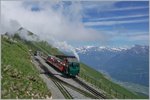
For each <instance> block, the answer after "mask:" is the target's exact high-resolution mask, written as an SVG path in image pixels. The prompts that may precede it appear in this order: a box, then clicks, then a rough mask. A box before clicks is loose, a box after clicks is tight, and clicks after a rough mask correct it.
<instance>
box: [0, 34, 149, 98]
mask: <svg viewBox="0 0 150 100" xmlns="http://www.w3.org/2000/svg"><path fill="white" fill-rule="evenodd" d="M14 39H15V40H17V41H18V42H16V43H14V42H13V43H12V42H10V41H8V40H7V39H3V38H2V77H3V78H2V98H15V97H16V96H17V95H18V96H20V97H19V98H31V97H32V96H31V95H27V93H26V92H27V91H30V90H31V91H30V93H31V92H33V93H36V92H37V91H38V93H39V94H40V95H42V96H45V95H48V94H49V95H50V93H49V92H48V90H47V88H46V85H45V84H44V83H43V82H42V80H41V79H40V78H39V77H38V75H39V73H38V72H37V70H36V69H35V68H34V66H33V65H32V63H31V62H30V53H29V50H32V53H34V52H35V51H36V50H39V51H42V52H43V53H44V54H45V55H48V54H52V55H55V54H63V53H61V52H60V51H59V50H58V49H56V48H53V47H51V46H50V45H49V44H48V43H47V42H45V41H40V42H29V41H21V40H20V38H19V37H18V36H15V37H14ZM14 73H15V74H14ZM30 77H33V79H30ZM80 77H81V78H83V79H85V80H86V81H87V82H89V83H92V84H94V85H95V86H96V87H98V88H100V89H102V90H104V91H105V93H106V94H107V96H108V97H109V98H148V97H144V96H142V95H141V96H138V95H136V94H135V93H133V92H130V91H129V90H127V89H125V88H123V87H122V86H120V85H118V84H115V83H113V82H112V81H110V80H109V79H107V78H106V77H105V76H104V75H103V74H101V73H100V72H98V71H96V70H94V69H92V68H90V67H89V66H87V65H85V64H83V63H81V71H80ZM31 83H32V84H31ZM13 84H16V86H15V85H13ZM30 84H31V85H30ZM10 87H11V88H10ZM20 87H21V88H20ZM22 87H23V88H22ZM16 88H17V89H16ZM31 88H32V89H31ZM28 89H29V90H28Z"/></svg>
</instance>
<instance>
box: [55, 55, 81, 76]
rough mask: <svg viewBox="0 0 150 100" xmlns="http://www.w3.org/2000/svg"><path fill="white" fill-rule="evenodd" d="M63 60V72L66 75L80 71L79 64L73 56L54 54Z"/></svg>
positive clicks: (74, 74) (73, 74)
mask: <svg viewBox="0 0 150 100" xmlns="http://www.w3.org/2000/svg"><path fill="white" fill-rule="evenodd" d="M55 56H56V57H58V58H60V59H62V60H63V62H65V70H64V73H65V74H67V75H68V76H76V75H78V74H79V72H80V64H79V61H78V60H77V58H76V57H75V56H63V55H55Z"/></svg>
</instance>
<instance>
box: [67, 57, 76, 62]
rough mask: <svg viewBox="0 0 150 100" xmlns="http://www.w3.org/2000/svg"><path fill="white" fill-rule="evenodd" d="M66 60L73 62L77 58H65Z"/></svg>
mask: <svg viewBox="0 0 150 100" xmlns="http://www.w3.org/2000/svg"><path fill="white" fill-rule="evenodd" d="M67 60H68V62H75V63H78V60H77V59H76V58H67Z"/></svg>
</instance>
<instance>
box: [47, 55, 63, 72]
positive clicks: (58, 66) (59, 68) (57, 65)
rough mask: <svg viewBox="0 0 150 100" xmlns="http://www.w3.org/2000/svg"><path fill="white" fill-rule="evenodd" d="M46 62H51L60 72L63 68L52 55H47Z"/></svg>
mask: <svg viewBox="0 0 150 100" xmlns="http://www.w3.org/2000/svg"><path fill="white" fill-rule="evenodd" d="M47 62H48V63H50V64H52V65H53V66H54V67H56V68H57V69H58V70H60V71H61V72H64V70H65V66H63V65H62V64H61V63H60V61H58V60H56V59H55V58H52V57H48V58H47Z"/></svg>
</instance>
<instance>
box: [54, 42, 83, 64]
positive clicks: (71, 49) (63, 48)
mask: <svg viewBox="0 0 150 100" xmlns="http://www.w3.org/2000/svg"><path fill="white" fill-rule="evenodd" d="M53 46H55V47H56V48H58V49H59V50H61V51H63V52H66V53H72V54H73V55H74V56H75V57H76V58H77V60H78V61H80V59H79V55H78V54H77V52H76V51H75V49H74V47H72V46H71V45H69V44H68V43H67V42H66V41H63V42H60V41H57V40H55V41H54V44H53Z"/></svg>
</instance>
